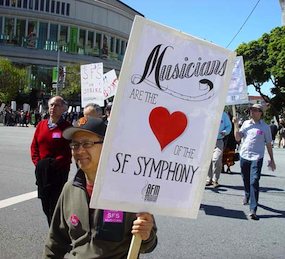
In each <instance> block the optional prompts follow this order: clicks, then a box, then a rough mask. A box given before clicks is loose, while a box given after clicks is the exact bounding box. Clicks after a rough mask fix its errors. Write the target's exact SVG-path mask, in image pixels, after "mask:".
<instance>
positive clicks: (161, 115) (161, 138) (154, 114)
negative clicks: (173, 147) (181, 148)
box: [149, 107, 187, 151]
mask: <svg viewBox="0 0 285 259" xmlns="http://www.w3.org/2000/svg"><path fill="white" fill-rule="evenodd" d="M149 125H150V127H151V129H152V132H153V133H154V135H155V137H156V139H157V140H158V142H159V144H160V147H161V151H162V150H163V149H164V148H165V147H166V146H167V145H168V144H169V143H171V142H172V141H173V140H175V139H177V138H178V137H179V136H180V135H181V134H182V133H183V132H184V130H185V128H186V126H187V117H186V115H185V114H184V113H183V112H179V111H177V112H174V113H172V114H170V113H169V111H168V110H167V109H165V108H164V107H156V108H154V109H153V110H152V111H151V113H150V115H149Z"/></svg>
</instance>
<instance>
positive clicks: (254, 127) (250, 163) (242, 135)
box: [233, 104, 276, 220]
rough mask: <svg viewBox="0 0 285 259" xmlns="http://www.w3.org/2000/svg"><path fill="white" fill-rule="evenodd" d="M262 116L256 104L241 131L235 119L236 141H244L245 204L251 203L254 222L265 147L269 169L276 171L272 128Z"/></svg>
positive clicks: (241, 160) (251, 214) (241, 162)
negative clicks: (268, 159)
mask: <svg viewBox="0 0 285 259" xmlns="http://www.w3.org/2000/svg"><path fill="white" fill-rule="evenodd" d="M262 115H263V107H262V105H261V104H254V105H253V106H252V107H251V108H250V117H251V119H250V120H246V121H245V122H244V123H243V125H242V127H241V128H240V129H239V128H238V124H237V119H236V118H233V122H234V124H235V138H236V141H240V140H241V139H243V144H242V147H241V150H240V167H241V175H242V179H243V183H244V191H245V197H244V200H243V204H244V205H247V204H248V203H249V202H250V204H249V208H250V214H249V216H250V218H251V219H253V220H259V217H258V216H257V215H256V211H257V206H258V196H259V179H260V175H261V168H262V164H263V157H264V150H265V145H266V148H267V151H268V154H269V157H270V161H269V163H268V167H270V168H271V169H272V170H275V168H276V166H275V162H274V158H273V150H272V146H271V141H272V139H271V131H270V127H269V125H268V124H266V123H265V122H264V121H263V120H262V119H261V118H262ZM264 144H265V145H264Z"/></svg>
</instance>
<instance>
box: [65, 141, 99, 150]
mask: <svg viewBox="0 0 285 259" xmlns="http://www.w3.org/2000/svg"><path fill="white" fill-rule="evenodd" d="M102 143H103V141H97V142H93V141H85V142H82V143H80V142H72V143H70V144H69V146H70V148H71V149H72V150H78V149H79V147H80V146H82V147H83V148H85V149H87V148H91V147H93V146H94V145H96V144H102Z"/></svg>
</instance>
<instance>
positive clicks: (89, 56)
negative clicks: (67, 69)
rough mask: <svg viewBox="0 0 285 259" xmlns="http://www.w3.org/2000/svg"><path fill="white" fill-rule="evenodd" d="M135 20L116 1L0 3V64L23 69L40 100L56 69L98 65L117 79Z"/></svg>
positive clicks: (0, 0) (1, 0) (13, 0)
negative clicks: (113, 72) (3, 61)
mask: <svg viewBox="0 0 285 259" xmlns="http://www.w3.org/2000/svg"><path fill="white" fill-rule="evenodd" d="M135 15H142V14H140V13H139V12H137V11H135V10H134V9H132V8H131V7H129V6H127V5H125V4H124V3H123V2H121V1H118V0H60V1H57V0H0V58H8V59H9V60H11V61H12V62H14V63H18V64H21V65H22V66H24V67H25V68H26V69H27V70H28V72H29V76H30V77H31V80H30V81H31V85H30V89H36V90H38V91H41V92H42V93H44V95H49V94H50V93H51V89H52V72H53V68H54V67H57V65H58V63H59V64H60V66H64V65H66V64H67V63H79V62H82V63H84V64H89V63H98V62H103V64H104V71H105V72H107V71H109V70H111V69H115V70H116V72H117V74H118V73H119V71H120V68H121V64H122V60H123V58H124V54H125V51H126V46H127V42H128V38H129V34H130V30H131V26H132V23H133V20H134V17H135Z"/></svg>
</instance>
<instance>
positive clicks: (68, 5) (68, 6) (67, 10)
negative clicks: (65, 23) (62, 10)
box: [66, 4, 70, 16]
mask: <svg viewBox="0 0 285 259" xmlns="http://www.w3.org/2000/svg"><path fill="white" fill-rule="evenodd" d="M69 11H70V4H67V5H66V15H67V16H69Z"/></svg>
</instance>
